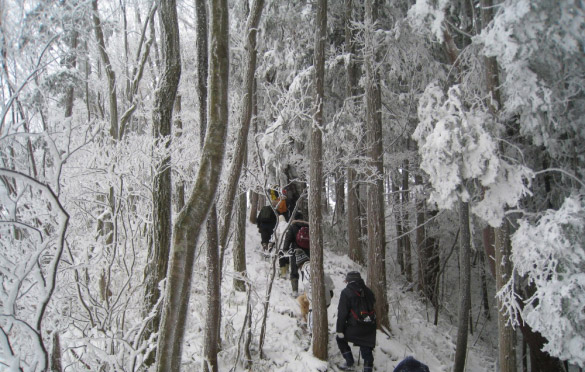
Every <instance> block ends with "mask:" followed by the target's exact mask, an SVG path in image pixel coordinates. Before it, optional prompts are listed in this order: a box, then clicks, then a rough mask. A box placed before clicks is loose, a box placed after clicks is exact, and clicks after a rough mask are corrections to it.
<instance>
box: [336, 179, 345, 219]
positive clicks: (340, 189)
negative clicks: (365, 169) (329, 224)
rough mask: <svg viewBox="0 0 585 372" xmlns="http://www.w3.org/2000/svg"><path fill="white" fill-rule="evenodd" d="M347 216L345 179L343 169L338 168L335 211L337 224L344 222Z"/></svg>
mask: <svg viewBox="0 0 585 372" xmlns="http://www.w3.org/2000/svg"><path fill="white" fill-rule="evenodd" d="M344 214H345V177H344V175H343V169H342V168H338V169H337V171H336V172H335V209H334V212H333V216H334V220H335V222H339V221H341V220H342V218H343V215H344Z"/></svg>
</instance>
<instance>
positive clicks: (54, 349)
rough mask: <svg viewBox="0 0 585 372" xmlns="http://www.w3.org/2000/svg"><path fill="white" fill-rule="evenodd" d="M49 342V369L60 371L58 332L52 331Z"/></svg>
mask: <svg viewBox="0 0 585 372" xmlns="http://www.w3.org/2000/svg"><path fill="white" fill-rule="evenodd" d="M51 339H52V343H51V360H50V366H49V367H50V371H51V372H62V371H63V362H62V354H61V342H60V341H59V332H57V331H53V334H52V337H51Z"/></svg>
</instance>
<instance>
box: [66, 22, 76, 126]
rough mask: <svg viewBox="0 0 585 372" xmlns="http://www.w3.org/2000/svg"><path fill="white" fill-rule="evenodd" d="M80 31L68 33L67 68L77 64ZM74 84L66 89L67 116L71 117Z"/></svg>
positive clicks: (72, 67)
mask: <svg viewBox="0 0 585 372" xmlns="http://www.w3.org/2000/svg"><path fill="white" fill-rule="evenodd" d="M78 35H79V34H78V32H77V31H76V30H73V31H71V32H69V34H68V35H67V41H68V43H69V49H70V50H69V54H68V55H67V56H66V57H65V61H64V64H65V68H67V69H70V70H74V69H75V67H76V66H77V44H78V43H77V39H78ZM74 98H75V97H74V86H73V84H69V86H67V88H66V89H65V100H64V101H65V117H66V118H69V117H71V115H73V100H74Z"/></svg>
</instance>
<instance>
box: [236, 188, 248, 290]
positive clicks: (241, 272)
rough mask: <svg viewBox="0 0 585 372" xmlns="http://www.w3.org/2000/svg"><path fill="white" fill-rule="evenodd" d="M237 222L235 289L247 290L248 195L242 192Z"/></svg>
mask: <svg viewBox="0 0 585 372" xmlns="http://www.w3.org/2000/svg"><path fill="white" fill-rule="evenodd" d="M236 200H237V202H236V221H235V230H236V231H235V237H234V273H235V275H236V277H235V278H234V289H235V290H236V291H239V292H244V291H245V290H246V281H245V280H244V278H245V277H246V211H247V208H246V193H245V192H241V193H240V194H239V195H238V196H237V198H236Z"/></svg>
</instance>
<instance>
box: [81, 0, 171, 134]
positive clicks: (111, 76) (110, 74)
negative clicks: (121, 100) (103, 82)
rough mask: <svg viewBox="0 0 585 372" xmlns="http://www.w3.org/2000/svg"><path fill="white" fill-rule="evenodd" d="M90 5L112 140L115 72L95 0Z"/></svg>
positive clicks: (115, 128)
mask: <svg viewBox="0 0 585 372" xmlns="http://www.w3.org/2000/svg"><path fill="white" fill-rule="evenodd" d="M91 5H92V8H93V14H92V19H93V25H94V29H95V38H96V40H97V43H98V50H99V54H100V58H101V60H102V62H103V64H104V69H105V71H106V78H107V79H108V101H109V105H110V135H111V136H112V138H113V139H114V140H118V99H117V97H116V74H115V72H114V70H113V69H112V64H111V63H110V57H109V56H108V52H107V51H106V43H105V40H104V33H103V31H102V24H101V21H100V18H99V13H98V2H97V0H92V2H91ZM177 53H178V51H177Z"/></svg>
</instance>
